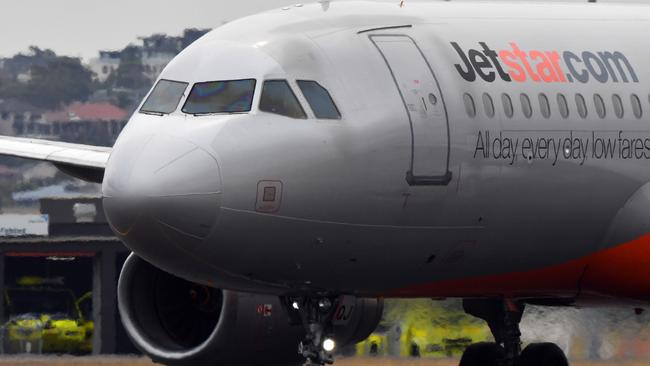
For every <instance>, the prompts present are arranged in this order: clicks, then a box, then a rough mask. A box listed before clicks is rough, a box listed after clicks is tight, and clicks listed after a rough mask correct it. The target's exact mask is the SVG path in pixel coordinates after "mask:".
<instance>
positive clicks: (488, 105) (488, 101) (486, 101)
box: [483, 93, 494, 118]
mask: <svg viewBox="0 0 650 366" xmlns="http://www.w3.org/2000/svg"><path fill="white" fill-rule="evenodd" d="M483 106H484V107H485V114H486V115H487V116H488V117H490V118H493V117H494V102H493V101H492V97H491V96H490V94H488V93H484V94H483Z"/></svg>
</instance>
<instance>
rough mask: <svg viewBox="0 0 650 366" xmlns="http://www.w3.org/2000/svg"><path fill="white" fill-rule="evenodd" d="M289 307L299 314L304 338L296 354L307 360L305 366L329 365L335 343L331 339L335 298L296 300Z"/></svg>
mask: <svg viewBox="0 0 650 366" xmlns="http://www.w3.org/2000/svg"><path fill="white" fill-rule="evenodd" d="M290 305H291V307H292V308H293V309H294V310H295V311H297V312H298V313H299V314H300V319H301V321H302V324H303V325H304V326H305V330H306V333H307V335H306V337H305V340H304V341H302V342H300V345H299V346H298V353H299V354H301V355H302V356H303V357H305V359H306V360H307V364H306V365H307V366H322V365H326V364H327V365H331V364H333V363H334V355H333V354H332V351H333V350H334V347H335V345H336V343H335V342H334V339H333V338H332V319H333V317H334V312H335V310H336V308H337V306H338V299H337V298H330V297H319V298H297V299H292V300H291V304H290Z"/></svg>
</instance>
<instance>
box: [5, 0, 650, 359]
mask: <svg viewBox="0 0 650 366" xmlns="http://www.w3.org/2000/svg"><path fill="white" fill-rule="evenodd" d="M649 22H650V7H648V6H647V5H626V4H619V5H614V4H602V3H592V4H588V3H579V4H576V3H573V4H560V3H553V4H546V3H524V2H510V3H464V2H463V3H455V2H436V3H433V2H432V3H409V2H406V3H405V4H403V6H400V4H396V3H374V2H364V1H352V2H329V1H320V2H317V3H314V4H305V5H301V4H297V5H295V6H290V7H284V8H282V9H277V10H272V11H268V12H264V13H261V14H258V15H254V16H250V17H246V18H243V19H241V20H238V21H234V22H231V23H228V24H226V25H224V26H222V27H220V28H218V29H216V30H214V31H212V32H211V33H209V34H207V35H206V36H204V37H203V38H201V39H199V40H198V41H197V42H195V43H194V44H192V45H191V46H189V47H188V48H187V49H186V50H184V51H183V52H182V53H181V54H179V55H178V56H177V57H176V58H175V59H174V60H173V61H171V63H170V64H169V65H168V66H167V67H166V68H165V69H164V71H163V72H162V74H161V75H160V78H159V79H158V80H157V82H156V83H155V85H154V87H153V88H152V90H151V92H150V93H149V94H148V95H147V96H146V98H145V99H144V101H143V102H142V104H141V105H140V107H139V108H138V109H137V111H136V112H135V113H134V114H133V116H132V117H131V119H130V121H129V122H128V124H127V125H126V127H125V129H124V130H123V132H122V133H121V135H120V136H119V138H118V140H117V142H116V143H115V145H114V146H113V147H112V148H98V147H94V146H86V145H79V144H67V143H60V142H52V141H43V140H34V139H21V138H12V137H3V138H1V139H0V153H1V154H4V155H11V156H19V157H24V158H30V159H35V160H42V161H49V162H51V163H53V164H55V165H56V166H57V167H59V168H60V169H62V170H63V171H64V172H67V173H68V174H70V175H73V176H75V177H78V178H81V179H85V180H88V181H92V182H97V183H101V184H102V195H103V204H104V210H105V213H106V215H107V217H108V220H109V222H110V225H111V228H112V230H113V231H114V232H115V234H116V235H117V236H118V237H119V238H120V239H121V240H122V241H123V242H124V244H125V245H126V246H127V247H129V248H130V249H131V250H132V251H133V254H132V255H131V256H130V257H129V259H128V260H127V262H126V263H125V265H124V268H123V270H122V273H121V274H120V279H119V284H118V294H119V299H118V303H119V310H120V313H121V316H122V320H123V323H124V325H125V328H126V330H127V332H128V334H129V336H130V337H131V339H132V340H133V342H134V343H135V344H136V345H137V346H138V347H139V348H140V349H141V350H142V351H143V353H144V354H146V355H147V356H149V357H150V358H152V359H153V360H154V361H156V362H159V363H163V364H168V365H203V364H205V365H208V364H218V365H222V364H223V365H251V364H253V365H255V364H266V365H290V364H300V363H302V362H305V361H306V362H307V363H308V364H309V365H324V364H330V363H332V362H333V361H334V357H333V354H334V353H335V350H336V349H339V348H341V347H344V346H346V345H350V344H354V343H355V342H358V341H360V340H362V339H364V338H365V337H367V336H368V335H369V334H370V333H371V332H372V331H373V330H374V329H375V327H376V326H377V324H378V322H379V321H380V319H381V313H382V307H383V300H384V299H386V298H436V299H437V298H461V299H463V307H464V309H465V311H466V312H467V313H468V314H470V315H473V316H475V317H478V318H480V319H483V320H485V321H486V322H487V324H488V325H489V327H490V330H491V331H492V334H493V336H494V339H495V341H494V342H491V343H478V344H474V345H472V346H470V347H469V348H468V349H467V350H466V351H465V353H464V354H463V357H462V358H461V360H460V365H461V366H473V365H507V366H512V365H518V366H555V365H561V366H563V365H568V361H567V358H566V356H565V355H564V353H563V351H562V350H561V349H560V348H559V347H558V346H557V345H555V344H552V343H535V344H531V345H528V346H527V347H525V348H524V349H522V348H523V347H522V342H521V336H520V329H519V323H520V320H521V318H522V314H523V312H524V309H525V307H526V305H529V304H535V305H543V306H601V305H610V304H618V305H621V306H624V307H628V308H629V309H630V310H635V311H637V312H639V313H640V312H642V311H643V309H646V308H647V307H648V301H649V300H650V280H649V279H650V266H648V263H650V250H649V249H648V248H650V185H649V183H648V182H649V181H650V169H648V160H649V159H650V118H649V117H648V116H650V96H649V93H650V69H649V68H648V66H647V65H648V64H649V63H650V59H649V53H648V51H647V50H645V49H644V48H643V44H645V39H646V38H645V37H646V34H648V31H650V26H649V25H650V23H649ZM296 347H297V348H298V351H296ZM335 347H336V348H335Z"/></svg>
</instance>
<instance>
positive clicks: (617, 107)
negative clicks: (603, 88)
mask: <svg viewBox="0 0 650 366" xmlns="http://www.w3.org/2000/svg"><path fill="white" fill-rule="evenodd" d="M612 104H613V105H614V113H615V114H616V117H618V118H623V116H624V115H625V110H624V109H623V100H622V99H621V96H620V95H618V94H614V95H612Z"/></svg>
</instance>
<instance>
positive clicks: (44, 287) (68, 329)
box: [0, 197, 136, 354]
mask: <svg viewBox="0 0 650 366" xmlns="http://www.w3.org/2000/svg"><path fill="white" fill-rule="evenodd" d="M40 211H41V212H40V214H37V215H2V216H0V268H1V269H2V270H0V287H1V292H2V294H3V301H2V302H0V316H1V317H2V319H1V325H2V328H1V329H2V331H1V332H0V337H1V338H2V342H0V351H2V352H3V353H73V354H89V353H90V354H115V353H136V349H135V348H134V347H133V346H132V344H131V343H130V341H129V340H128V337H127V335H126V333H125V331H124V329H123V328H122V324H121V321H120V319H119V314H118V311H117V279H118V276H119V273H120V270H121V268H122V264H123V263H124V261H125V260H126V258H127V256H128V255H129V253H130V252H129V251H128V249H127V248H126V247H124V246H123V245H122V243H121V242H120V241H119V240H118V239H117V238H116V237H115V236H113V234H112V232H111V231H110V228H109V227H108V224H107V222H106V218H105V216H104V212H103V208H102V202H101V199H100V198H96V197H88V198H75V199H42V200H41V201H40Z"/></svg>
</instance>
